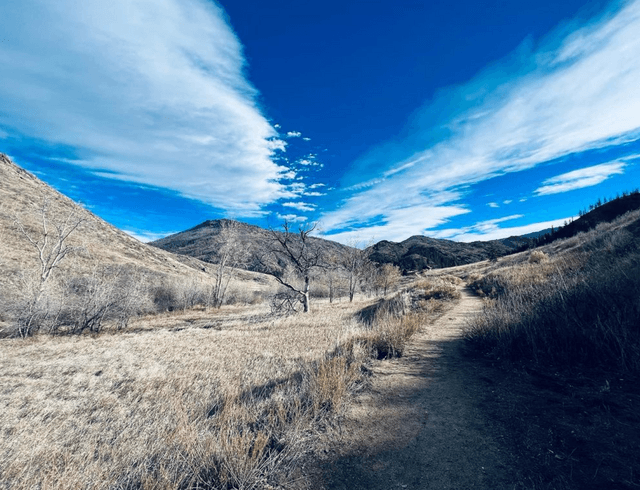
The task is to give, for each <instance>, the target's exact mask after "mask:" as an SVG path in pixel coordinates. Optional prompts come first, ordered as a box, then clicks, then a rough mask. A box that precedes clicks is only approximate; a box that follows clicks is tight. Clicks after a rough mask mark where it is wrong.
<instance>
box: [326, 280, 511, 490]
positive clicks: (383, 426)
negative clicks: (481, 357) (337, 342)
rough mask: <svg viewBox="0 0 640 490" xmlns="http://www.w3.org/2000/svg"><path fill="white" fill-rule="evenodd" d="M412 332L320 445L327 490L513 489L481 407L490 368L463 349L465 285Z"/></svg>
mask: <svg viewBox="0 0 640 490" xmlns="http://www.w3.org/2000/svg"><path fill="white" fill-rule="evenodd" d="M461 294H462V298H461V300H460V302H459V303H458V304H457V305H456V306H455V307H453V309H452V310H450V311H449V312H448V313H446V314H445V315H444V316H442V317H441V318H440V319H438V320H437V321H436V322H434V324H432V325H430V326H428V327H426V328H425V329H424V331H423V332H421V333H419V334H418V335H416V336H415V337H414V338H413V339H412V341H411V345H410V346H408V348H407V350H406V351H405V355H404V356H403V357H402V358H400V359H394V360H388V361H382V362H381V363H379V364H377V365H376V367H375V368H374V376H373V378H372V379H373V381H372V387H371V389H369V390H367V391H366V392H365V393H363V394H361V395H359V396H358V397H356V400H355V403H354V404H353V406H352V408H351V410H350V412H349V413H348V415H347V418H346V421H345V422H344V424H343V425H342V438H341V441H340V443H339V444H338V445H337V446H336V445H335V443H334V444H333V445H331V446H327V449H326V452H327V454H326V463H325V465H324V475H323V480H324V485H325V488H327V489H392V488H407V489H432V488H433V489H436V488H437V489H467V488H481V489H502V488H505V489H506V488H514V486H515V485H514V480H515V477H514V475H513V472H512V471H511V470H510V468H514V467H515V463H514V461H512V456H511V455H510V454H509V452H508V451H507V450H506V449H505V448H504V445H503V444H502V439H503V437H504V436H503V435H502V434H501V433H500V432H501V430H502V429H501V428H500V426H498V425H497V424H494V423H492V421H491V420H487V419H488V417H486V416H485V415H484V411H483V404H486V403H496V401H495V400H494V399H492V397H491V393H492V390H491V385H492V383H493V382H492V380H491V379H490V376H491V373H492V371H491V370H489V369H488V368H487V366H486V365H485V364H483V363H482V362H475V361H474V360H473V359H470V358H469V356H465V355H464V353H463V352H462V351H463V349H464V342H463V340H462V329H463V328H464V326H465V325H466V322H467V321H468V319H469V317H470V316H472V315H474V314H475V313H476V312H478V311H479V310H480V309H481V307H482V303H481V300H480V299H478V298H477V297H475V296H474V295H473V294H472V293H471V292H470V291H469V290H467V289H462V290H461Z"/></svg>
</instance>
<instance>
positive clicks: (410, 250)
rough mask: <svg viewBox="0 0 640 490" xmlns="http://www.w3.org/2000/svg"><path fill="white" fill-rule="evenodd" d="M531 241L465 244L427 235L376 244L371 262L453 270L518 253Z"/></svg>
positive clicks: (403, 267)
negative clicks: (456, 267) (459, 266)
mask: <svg viewBox="0 0 640 490" xmlns="http://www.w3.org/2000/svg"><path fill="white" fill-rule="evenodd" d="M531 242H532V240H531V239H528V238H523V237H510V238H505V239H503V240H492V241H488V242H472V243H462V242H454V241H451V240H440V239H436V238H429V237H426V236H420V235H416V236H412V237H411V238H408V239H406V240H404V241H402V242H400V243H395V242H389V241H386V240H385V241H382V242H379V243H376V244H375V245H373V247H371V248H372V254H371V259H372V260H374V261H376V262H378V263H380V264H385V263H390V264H394V265H397V266H398V267H400V268H401V269H402V270H403V271H412V270H422V269H427V268H436V269H437V268H442V267H453V266H456V265H463V264H470V263H472V262H478V261H480V260H486V259H489V258H492V257H497V256H500V255H506V254H508V253H511V252H514V251H515V250H516V249H518V248H519V247H521V246H523V245H528V244H530V243H531Z"/></svg>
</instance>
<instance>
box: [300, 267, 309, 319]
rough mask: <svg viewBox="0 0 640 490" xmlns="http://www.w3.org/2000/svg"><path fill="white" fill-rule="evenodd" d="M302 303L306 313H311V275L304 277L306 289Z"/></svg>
mask: <svg viewBox="0 0 640 490" xmlns="http://www.w3.org/2000/svg"><path fill="white" fill-rule="evenodd" d="M302 305H303V311H304V313H309V276H305V278H304V291H303V293H302Z"/></svg>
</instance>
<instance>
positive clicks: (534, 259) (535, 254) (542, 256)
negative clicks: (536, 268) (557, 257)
mask: <svg viewBox="0 0 640 490" xmlns="http://www.w3.org/2000/svg"><path fill="white" fill-rule="evenodd" d="M548 258H549V256H548V255H547V254H546V253H544V252H543V251H542V250H534V251H532V252H531V253H530V254H529V263H530V264H539V263H540V262H544V261H545V260H547V259H548Z"/></svg>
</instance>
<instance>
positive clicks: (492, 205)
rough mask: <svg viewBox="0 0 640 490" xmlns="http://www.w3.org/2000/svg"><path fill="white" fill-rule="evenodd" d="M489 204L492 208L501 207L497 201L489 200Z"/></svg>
mask: <svg viewBox="0 0 640 490" xmlns="http://www.w3.org/2000/svg"><path fill="white" fill-rule="evenodd" d="M487 206H489V207H490V208H499V207H500V205H499V204H498V203H497V202H488V203H487Z"/></svg>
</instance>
